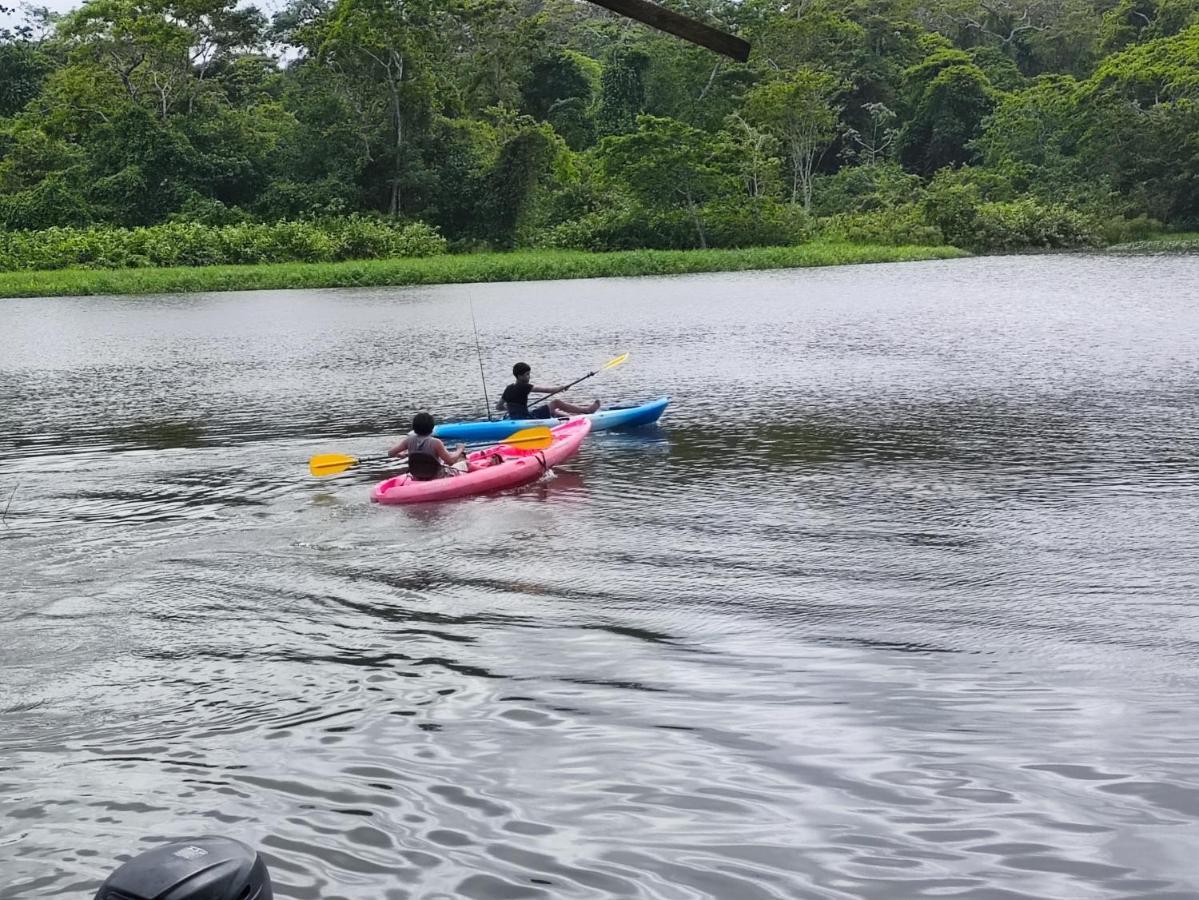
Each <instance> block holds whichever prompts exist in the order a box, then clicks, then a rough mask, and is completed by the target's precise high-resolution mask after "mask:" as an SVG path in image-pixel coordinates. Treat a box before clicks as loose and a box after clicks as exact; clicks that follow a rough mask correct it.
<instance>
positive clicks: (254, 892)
mask: <svg viewBox="0 0 1199 900" xmlns="http://www.w3.org/2000/svg"><path fill="white" fill-rule="evenodd" d="M96 900H273V894H272V892H271V876H270V875H269V874H268V873H267V870H266V863H264V862H263V861H262V857H261V856H259V855H258V853H257V852H256V851H255V850H254V849H253V848H251V847H247V846H246V845H245V844H243V843H241V842H240V841H235V840H233V839H232V838H226V837H199V838H193V839H191V840H186V841H178V842H176V843H173V844H165V845H163V846H162V847H155V848H154V849H153V850H148V851H146V852H145V853H143V854H141V855H140V856H135V857H134V858H133V859H131V860H129V862H127V863H125V864H124V865H123V866H121V867H120V868H119V869H117V870H116V871H115V872H113V873H112V874H111V875H109V876H108V879H107V880H106V881H105V882H104V884H102V885H101V886H100V892H99V893H98V894H96Z"/></svg>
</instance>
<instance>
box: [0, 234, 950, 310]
mask: <svg viewBox="0 0 1199 900" xmlns="http://www.w3.org/2000/svg"><path fill="white" fill-rule="evenodd" d="M962 255H963V253H962V251H960V250H957V249H955V248H953V247H893V246H892V247H884V246H866V245H861V244H830V243H820V242H816V243H809V244H803V245H801V246H795V247H754V248H749V249H745V250H630V251H625V252H618V253H589V252H586V251H580V250H525V251H515V252H510V253H462V254H447V255H444V256H432V257H425V258H421V259H383V260H367V261H355V262H337V263H290V264H274V265H243V266H204V267H179V268H144V269H59V270H51V271H40V272H0V297H64V296H84V295H95V294H171V293H186V292H192V291H233V290H266V289H277V288H325V287H370V286H384V285H414V284H463V283H473V282H485V281H544V280H549V279H562V278H607V277H621V276H632V275H682V274H687V273H694V272H736V271H747V270H753V269H791V268H803V267H807V266H836V265H850V264H859V263H880V262H910V261H915V260H927V259H952V258H954V257H956V256H962Z"/></svg>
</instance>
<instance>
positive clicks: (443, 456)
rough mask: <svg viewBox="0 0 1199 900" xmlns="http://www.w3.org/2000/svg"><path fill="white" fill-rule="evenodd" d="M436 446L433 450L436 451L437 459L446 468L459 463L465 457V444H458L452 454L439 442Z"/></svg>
mask: <svg viewBox="0 0 1199 900" xmlns="http://www.w3.org/2000/svg"><path fill="white" fill-rule="evenodd" d="M436 444H437V446H436V448H435V449H436V450H437V458H438V459H440V460H441V461H442V463H444V464H445V465H447V466H452V465H453V464H454V463H456V462H458V461H460V460H461V459H462V458H463V457H464V456H466V445H465V444H459V445H458V446H457V447H456V448H454V452H453V453H451V452H450V451H449V450H447V449H446V446H445V444H443V443H442V442H441V441H437V442H436Z"/></svg>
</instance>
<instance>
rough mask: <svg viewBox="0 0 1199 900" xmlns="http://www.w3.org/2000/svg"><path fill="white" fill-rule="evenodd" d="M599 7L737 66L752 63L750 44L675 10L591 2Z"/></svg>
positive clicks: (615, 0) (623, 0)
mask: <svg viewBox="0 0 1199 900" xmlns="http://www.w3.org/2000/svg"><path fill="white" fill-rule="evenodd" d="M591 2H592V3H594V4H595V5H596V6H602V7H603V8H604V9H610V10H612V12H614V13H619V14H620V15H622V16H627V17H628V18H630V19H636V20H637V21H638V22H644V23H645V24H646V25H649V26H651V27H653V28H657V29H658V30H659V31H665V32H667V33H668V34H673V35H675V36H676V37H681V38H682V39H683V40H685V41H690V42H691V43H693V44H698V45H699V46H701V47H707V48H708V49H709V50H714V51H716V52H717V53H720V54H723V55H724V56H728V57H731V58H733V59H735V60H737V62H745V61H746V60H747V59H749V42H748V41H743V40H741V38H739V37H734V36H733V35H731V34H727V33H726V32H723V31H720V30H718V29H716V28H713V27H712V26H710V25H705V24H704V23H703V22H697V21H695V19H689V18H687V17H686V16H684V15H681V14H680V13H677V12H675V11H674V10H672V9H667V8H666V7H664V6H659V5H658V4H656V3H650V2H649V0H591Z"/></svg>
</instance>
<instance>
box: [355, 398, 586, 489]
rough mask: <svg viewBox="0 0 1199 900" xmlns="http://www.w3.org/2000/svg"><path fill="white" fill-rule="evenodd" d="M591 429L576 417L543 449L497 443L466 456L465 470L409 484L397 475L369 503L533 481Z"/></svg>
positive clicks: (568, 454)
mask: <svg viewBox="0 0 1199 900" xmlns="http://www.w3.org/2000/svg"><path fill="white" fill-rule="evenodd" d="M590 430H591V420H590V419H588V418H586V417H584V416H580V417H579V418H577V419H571V420H570V421H569V422H564V423H563V424H561V425H558V426H557V427H555V428H551V429H550V432H551V433H552V434H553V436H554V442H553V443H552V444H550V446H548V447H546V448H545V449H544V450H524V449H521V448H520V447H509V446H507V445H506V444H499V445H497V446H495V447H488V448H487V449H485V450H478V451H476V452H474V453H471V454H470V455H468V456H467V457H466V459H467V462H468V466H467V470H466V471H465V472H463V473H462V474H460V475H446V476H445V477H442V478H435V479H433V480H432V481H413V480H412V479H411V478H410V477H408V476H407V475H397V476H396V477H395V478H388V479H387V480H386V481H381V482H379V483H378V484H377V485H375V487H374V490H372V491H371V500H373V501H374V502H376V503H431V502H433V501H435V500H452V499H454V498H455V497H470V496H472V495H474V494H490V493H492V492H493V491H503V490H507V489H508V488H514V487H520V486H521V485H522V484H529V483H530V482H533V481H536V480H537V479H538V478H540V477H541V476H542V475H543V474H545V473H546V472H547V471H548V470H550V469H552V468H553V467H554V466H556V465H558V463H561V462H565V461H566V460H568V459H570V458H571V457H572V456H574V455H575V454H576V453H578V452H579V445H580V444H582V443H583V438H585V437H587V432H589V431H590Z"/></svg>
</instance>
